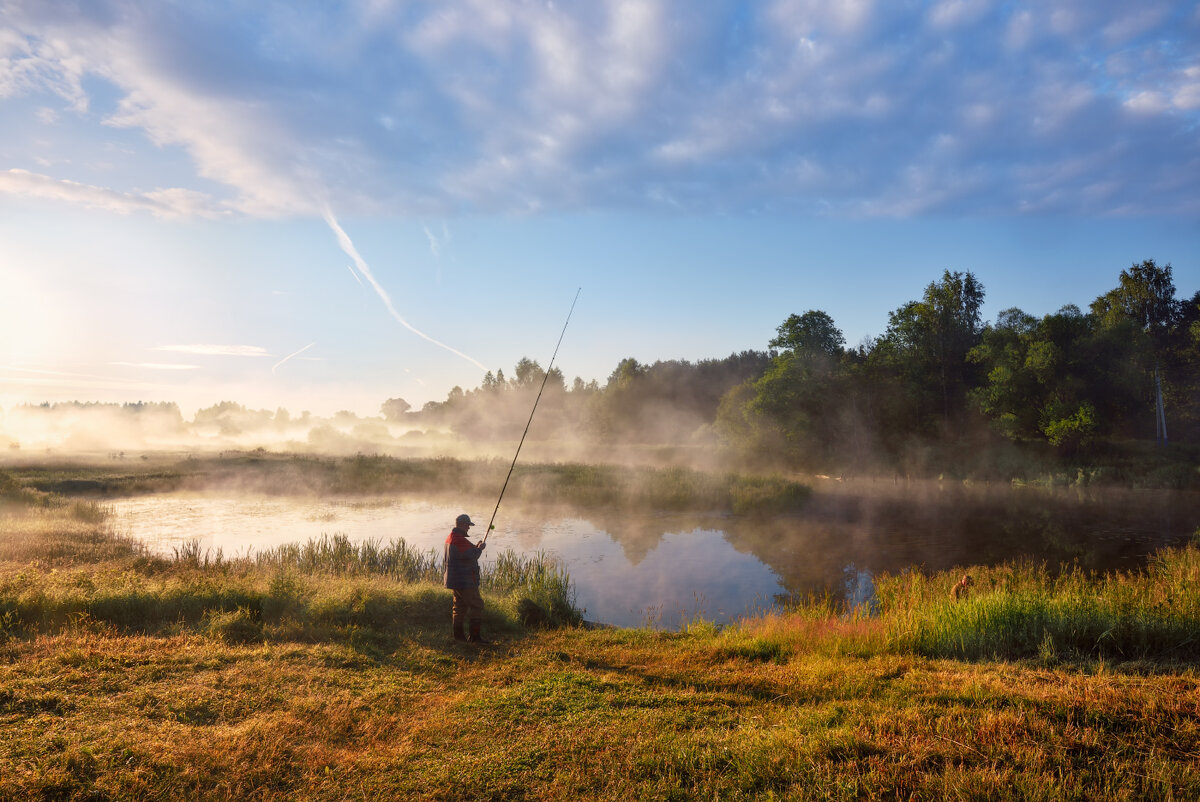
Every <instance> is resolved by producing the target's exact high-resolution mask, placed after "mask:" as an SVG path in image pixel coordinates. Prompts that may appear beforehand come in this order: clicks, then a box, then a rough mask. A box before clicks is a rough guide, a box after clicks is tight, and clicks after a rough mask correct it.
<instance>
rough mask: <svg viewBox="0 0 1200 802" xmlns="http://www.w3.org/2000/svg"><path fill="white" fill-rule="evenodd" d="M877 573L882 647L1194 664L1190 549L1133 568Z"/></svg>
mask: <svg viewBox="0 0 1200 802" xmlns="http://www.w3.org/2000/svg"><path fill="white" fill-rule="evenodd" d="M971 573H972V577H973V578H974V580H975V584H974V586H973V587H972V592H971V594H970V595H969V596H968V597H967V598H966V599H964V600H960V601H957V602H956V601H953V600H952V599H951V598H950V593H949V590H950V586H951V585H952V584H953V582H955V581H957V579H958V577H959V576H960V575H961V574H960V573H957V572H956V573H947V574H941V575H938V576H935V577H923V576H921V575H920V574H919V573H917V572H915V571H914V572H906V573H903V574H900V575H898V576H894V577H881V578H880V579H879V580H878V582H877V586H876V587H877V595H878V597H879V599H880V602H881V608H882V619H883V621H884V623H885V625H886V626H887V629H888V633H889V634H888V637H889V642H890V645H891V647H892V648H897V649H900V650H911V651H913V652H916V653H919V654H925V655H930V656H936V657H958V658H966V659H992V658H999V659H1007V658H1040V659H1043V660H1048V661H1055V660H1063V659H1066V660H1076V659H1115V660H1158V661H1168V662H1173V661H1180V662H1186V661H1194V660H1196V659H1198V658H1200V546H1197V545H1195V544H1192V545H1188V546H1186V547H1183V548H1175V549H1165V550H1163V551H1160V552H1158V553H1157V554H1156V555H1155V556H1154V557H1153V558H1152V560H1151V561H1150V563H1149V564H1148V566H1147V567H1146V568H1145V569H1142V570H1135V571H1128V572H1114V573H1109V574H1104V575H1094V574H1091V573H1088V572H1084V571H1082V570H1078V569H1076V570H1070V571H1066V572H1063V573H1059V574H1052V573H1051V572H1049V571H1048V570H1046V569H1045V567H1042V566H1036V565H1032V564H1017V565H1005V566H1000V567H997V568H980V569H973V570H972V571H971Z"/></svg>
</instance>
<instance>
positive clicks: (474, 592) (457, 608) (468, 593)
mask: <svg viewBox="0 0 1200 802" xmlns="http://www.w3.org/2000/svg"><path fill="white" fill-rule="evenodd" d="M453 593H454V606H453V607H451V613H452V614H453V616H454V620H455V621H482V620H483V597H482V596H480V595H479V588H463V589H462V590H456V591H453Z"/></svg>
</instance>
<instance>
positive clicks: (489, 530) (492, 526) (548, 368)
mask: <svg viewBox="0 0 1200 802" xmlns="http://www.w3.org/2000/svg"><path fill="white" fill-rule="evenodd" d="M582 291H583V287H580V288H579V289H577V290H575V300H574V301H571V309H570V311H569V312H567V320H566V323H563V327H562V331H561V332H560V333H559V335H558V345H555V346H554V354H553V355H552V356H551V357H550V364H549V365H547V366H546V375H545V376H543V377H542V386H541V387H540V388H539V389H538V394H537V398H535V399H533V409H531V410H529V420H528V421H526V423H525V432H524V433H523V434H522V435H521V440H520V442H518V443H517V453H516V454H513V461H512V465H509V466H508V476H506V477H504V486H503V487H501V488H500V498H498V499H496V509H494V510H492V519H491V520H490V521H488V528H487V531H486V532H484V533H483V540H482V541H481V542H482V543H487V539H488V535H490V534H491V533H492V530H493V529H495V528H496V527H495V523H496V513H498V512H500V502H501V501H503V500H504V491H505V490H507V489H508V480H509V479H511V478H512V475H513V468H515V467H517V457H519V456H521V446H523V445H525V435H527V434H529V426H530V424H532V423H533V415H534V413H535V412H537V407H538V402H539V401H541V400H542V391H543V390H545V389H546V382H547V380H549V378H550V371H551V370H552V369H553V368H554V360H555V359H557V358H558V348H559V346H560V345H562V341H563V335H565V334H566V333H567V324H568V323H570V322H571V315H572V314H573V313H574V312H575V304H576V303H577V302H578V301H579V293H580V292H582Z"/></svg>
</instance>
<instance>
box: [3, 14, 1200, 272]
mask: <svg viewBox="0 0 1200 802" xmlns="http://www.w3.org/2000/svg"><path fill="white" fill-rule="evenodd" d="M200 9H201V6H194V7H193V6H175V7H168V6H164V5H160V4H144V3H135V2H132V0H97V2H96V3H95V4H89V5H87V6H85V7H81V8H80V9H79V10H78V13H74V14H71V15H67V14H63V13H61V11H60V10H59V8H58V7H57V5H56V4H42V3H33V2H20V0H10V3H9V6H7V7H6V12H7V15H6V16H5V17H4V21H3V22H0V103H2V102H3V98H19V97H25V96H30V97H36V99H35V100H34V102H35V103H37V104H41V105H40V107H41V108H43V109H49V110H50V111H51V112H54V111H55V109H54V108H53V103H54V102H55V101H58V102H64V104H65V109H63V110H58V111H57V112H56V113H57V115H58V122H57V123H56V125H55V128H54V131H58V130H60V129H63V128H65V127H67V126H69V125H74V126H77V127H88V126H90V127H92V128H94V127H95V126H96V125H97V124H99V123H101V122H102V123H103V124H105V125H107V126H110V127H112V128H117V129H121V132H122V133H123V134H137V135H143V136H144V137H145V138H146V139H147V140H148V141H149V142H151V143H152V144H153V145H154V146H156V147H157V148H158V149H159V151H160V154H161V156H162V158H163V159H164V160H166V159H175V162H173V163H174V164H178V165H180V166H181V167H187V168H188V169H190V171H191V173H192V175H193V176H194V180H193V181H190V182H184V181H173V182H172V183H176V184H179V186H175V187H173V188H165V189H164V188H155V189H153V190H145V189H137V188H135V187H131V186H129V185H128V183H132V182H128V181H127V179H126V180H123V177H122V175H121V174H120V172H119V171H117V170H114V171H113V173H112V180H111V182H110V181H109V179H108V176H107V175H106V176H105V178H104V183H110V184H111V186H109V187H102V186H95V184H96V183H97V181H96V178H95V175H94V174H89V173H84V172H82V170H83V168H82V167H73V168H71V169H72V170H74V172H67V170H68V168H67V166H65V165H67V162H66V158H67V157H68V156H71V155H72V153H71V152H70V151H69V150H68V149H67V148H63V149H62V150H60V151H58V152H57V153H55V152H30V153H29V155H28V156H27V161H18V162H16V164H18V165H19V164H26V163H27V164H32V163H34V161H33V160H34V159H35V158H38V159H42V160H43V161H42V162H41V163H44V164H47V165H49V164H54V165H60V167H58V168H57V172H59V173H60V174H59V175H57V176H55V177H50V176H32V175H31V174H25V175H21V174H19V173H15V172H14V171H12V170H10V171H9V173H8V174H7V175H6V177H3V179H2V180H3V181H4V183H5V184H6V185H7V187H6V188H4V189H3V191H8V192H12V191H14V187H17V188H18V189H19V190H20V191H22V192H25V193H28V194H29V195H31V196H34V197H46V198H56V199H59V200H63V201H67V202H74V203H84V204H86V205H90V206H94V207H97V208H105V209H111V210H113V211H119V212H129V211H135V210H143V211H150V212H152V213H154V214H172V215H192V216H195V215H213V214H219V213H229V212H231V211H236V212H239V213H242V214H246V215H253V216H264V217H272V216H286V215H316V214H321V210H322V209H324V208H325V206H326V205H327V204H329V205H333V206H335V207H336V208H338V209H339V210H346V211H354V212H358V213H372V214H383V215H409V216H413V217H416V218H418V219H420V218H423V217H425V218H427V217H429V216H439V217H446V216H449V215H452V214H456V213H475V212H489V211H497V210H499V211H508V212H515V213H522V214H524V213H531V212H537V211H559V210H563V209H575V208H587V207H611V206H624V205H628V204H651V205H656V204H659V203H661V204H665V205H678V206H679V208H682V209H691V210H699V209H714V208H717V209H723V210H730V209H732V210H737V209H745V208H754V209H758V208H769V207H773V208H789V207H790V208H812V207H820V208H825V209H831V210H833V213H837V212H838V210H839V209H842V210H852V213H860V211H861V210H862V209H868V208H897V205H896V204H895V203H893V202H892V199H893V198H894V197H895V196H896V195H897V193H911V192H921V193H928V195H927V196H925V197H923V198H920V199H914V201H913V202H912V203H907V204H905V206H906V207H907V208H912V209H921V210H929V211H934V210H940V211H945V210H946V209H947V208H948V207H946V206H945V205H942V206H939V205H938V204H945V203H947V201H946V200H945V198H946V197H948V196H946V195H945V193H941V192H934V191H933V188H934V187H936V186H938V185H939V183H941V184H945V185H954V186H956V187H958V188H959V193H958V194H956V195H955V196H954V204H955V206H954V207H953V208H954V209H957V210H964V211H965V210H970V209H979V208H988V209H993V210H1005V209H1007V210H1008V211H1010V212H1014V211H1016V212H1019V210H1020V209H1021V208H1024V207H1023V206H1022V203H1021V202H1018V201H1017V200H1016V199H1015V195H1016V194H1019V190H1018V189H1017V184H1016V182H1017V179H1016V176H1018V175H1020V174H1022V173H1024V172H1025V171H1027V170H1030V169H1032V170H1035V171H1036V170H1041V169H1042V168H1043V167H1044V166H1045V165H1047V164H1050V165H1054V164H1056V163H1058V162H1060V161H1062V160H1069V159H1070V158H1071V155H1072V154H1074V153H1077V152H1078V151H1080V150H1084V151H1086V154H1085V155H1088V156H1098V155H1101V154H1103V153H1104V149H1105V148H1106V147H1107V144H1106V143H1105V142H1103V141H1102V138H1101V137H1099V136H1097V134H1096V132H1097V131H1099V130H1107V132H1108V136H1109V138H1110V139H1116V140H1120V141H1124V142H1129V143H1130V144H1131V147H1130V149H1129V150H1128V151H1127V153H1128V154H1130V155H1129V156H1128V158H1127V161H1126V162H1125V163H1124V164H1123V169H1122V170H1118V171H1116V172H1111V171H1106V172H1105V174H1104V175H1103V176H1093V177H1092V178H1093V181H1091V182H1089V183H1087V184H1086V186H1093V185H1097V184H1102V185H1104V186H1108V185H1110V184H1111V183H1114V182H1115V183H1116V184H1117V185H1123V186H1124V187H1125V190H1126V191H1125V192H1124V193H1121V192H1118V193H1116V196H1122V197H1123V200H1122V203H1123V204H1129V203H1132V205H1133V206H1135V207H1136V206H1138V205H1139V202H1140V204H1141V206H1142V207H1143V208H1144V209H1147V210H1153V209H1177V208H1179V206H1180V203H1179V202H1180V200H1181V198H1180V196H1179V194H1180V192H1182V190H1180V189H1178V188H1172V187H1169V186H1157V187H1155V186H1151V185H1149V184H1147V183H1146V181H1145V176H1147V175H1159V174H1163V172H1164V171H1163V170H1162V168H1163V167H1164V166H1166V165H1171V164H1174V165H1180V164H1183V165H1195V164H1197V163H1200V145H1197V144H1196V142H1195V137H1192V136H1191V135H1190V132H1191V131H1193V130H1194V128H1195V125H1196V123H1197V122H1198V120H1197V112H1198V111H1200V89H1198V88H1197V87H1198V85H1200V81H1198V80H1197V78H1196V76H1194V75H1191V76H1190V77H1189V73H1188V70H1191V69H1194V68H1195V67H1196V63H1195V56H1194V53H1195V52H1197V49H1198V44H1197V42H1196V27H1195V21H1194V20H1186V19H1181V17H1182V16H1183V14H1184V13H1185V12H1183V11H1181V10H1180V9H1179V7H1178V6H1177V5H1175V4H1171V3H1165V2H1147V3H1144V4H1140V5H1137V6H1130V5H1128V4H1122V3H1117V2H1115V0H1111V1H1110V0H1063V2H1060V3H1055V4H1053V5H1052V6H1046V5H1045V4H1041V3H1034V2H1031V1H1026V2H1021V1H1020V0H1018V2H1014V3H997V2H994V1H993V0H940V1H939V2H936V3H933V4H893V3H876V2H873V1H872V0H841V1H840V2H830V1H829V0H774V2H770V3H767V4H742V3H737V2H714V3H706V4H703V5H700V6H697V5H696V4H693V3H690V2H681V1H678V0H672V1H664V2H650V0H597V2H595V3H588V4H567V5H564V4H553V3H495V2H491V0H413V2H406V3H396V2H389V1H388V0H371V2H364V3H361V4H358V5H356V6H354V7H352V8H351V9H349V10H346V9H344V8H338V7H332V6H331V7H322V6H319V5H318V6H308V7H305V10H304V11H296V10H295V8H294V7H293V6H291V5H290V4H286V3H282V2H269V1H268V0H264V2H262V3H256V4H252V5H250V6H237V8H236V9H234V8H232V7H229V8H227V7H225V6H223V5H221V4H219V3H218V4H215V5H204V6H203V10H200ZM97 86H101V87H103V90H102V91H101V90H98V89H96V87H97ZM47 95H48V96H49V99H47ZM1130 112H1136V113H1130ZM41 116H42V117H43V118H44V120H46V121H48V120H50V119H51V115H50V114H49V113H42V114H41ZM1147 119H1150V120H1151V121H1152V122H1153V123H1154V124H1152V125H1146V124H1145V123H1146V121H1147ZM941 133H946V134H948V135H949V136H952V137H953V138H954V141H955V142H956V147H955V149H954V154H953V155H952V156H947V155H945V154H944V153H943V154H941V155H938V156H936V158H935V156H934V155H933V154H931V153H930V152H929V151H928V150H927V149H926V148H925V145H924V143H926V142H928V141H930V140H931V139H933V138H934V137H936V136H938V135H939V134H941ZM1022 138H1023V139H1022ZM16 141H17V139H16V138H14V142H16ZM13 147H19V145H14V146H13ZM92 163H94V162H92ZM1092 163H1096V164H1100V163H1101V160H1100V159H1095V160H1092ZM71 164H73V165H74V164H80V165H82V164H84V160H83V159H82V158H80V159H79V160H78V161H77V162H76V161H73V162H72V163H71ZM797 164H803V165H806V166H805V168H804V169H803V171H802V172H803V174H804V175H805V176H806V179H805V180H804V181H803V182H801V184H802V185H803V190H801V189H800V188H799V187H800V184H797V183H796V182H793V181H790V180H787V176H789V175H792V174H794V169H795V168H794V166H795V165H797ZM1191 169H1195V168H1191ZM1051 172H1052V173H1053V174H1059V173H1058V172H1057V171H1053V170H1052V171H1051ZM773 175H775V176H782V177H783V178H782V180H775V179H774V178H773V177H772V176H773ZM914 175H921V176H928V180H922V181H913V180H912V176H914ZM981 175H986V176H990V178H989V179H987V180H980V179H979V176H981ZM764 176H766V177H764ZM962 176H971V180H969V181H963V180H962ZM939 179H940V181H939ZM1084 186H1085V184H1084V183H1074V182H1072V183H1069V184H1066V185H1063V186H1060V187H1057V188H1056V190H1055V197H1058V198H1061V199H1062V207H1063V208H1065V209H1071V208H1073V209H1074V210H1075V211H1076V212H1078V213H1083V214H1088V213H1094V212H1097V211H1104V210H1105V208H1109V207H1105V206H1104V204H1105V203H1106V201H1104V200H1103V197H1102V196H1103V195H1104V193H1097V192H1095V191H1092V190H1086V191H1085V189H1084ZM1134 190H1136V191H1138V192H1143V193H1144V195H1143V196H1140V197H1131V196H1130V194H1129V193H1130V192H1133V191H1134ZM215 198H220V200H219V201H218V200H215ZM655 199H658V200H655ZM1072 199H1073V200H1072ZM914 213H918V212H914ZM921 213H923V212H921ZM427 236H429V237H430V247H431V249H434V250H435V251H436V250H437V249H438V248H439V246H438V244H437V242H436V237H433V236H430V235H429V232H427Z"/></svg>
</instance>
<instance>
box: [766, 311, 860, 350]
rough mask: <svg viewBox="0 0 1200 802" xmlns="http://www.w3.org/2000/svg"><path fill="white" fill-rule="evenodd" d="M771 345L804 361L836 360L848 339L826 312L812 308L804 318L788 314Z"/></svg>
mask: <svg viewBox="0 0 1200 802" xmlns="http://www.w3.org/2000/svg"><path fill="white" fill-rule="evenodd" d="M776 331H777V332H778V333H777V335H776V336H775V338H774V339H772V340H771V342H770V343H769V345H770V346H771V348H777V349H779V350H781V351H784V352H785V353H789V354H792V355H794V356H796V357H797V358H799V359H802V360H805V361H814V360H826V361H836V360H837V358H838V357H840V356H841V355H842V350H843V346H844V345H845V344H846V338H845V337H844V336H843V335H842V332H841V329H839V328H838V327H837V326H835V325H834V324H833V318H831V317H830V316H829V315H828V314H826V313H825V312H822V311H820V310H817V309H810V310H808V311H807V312H805V313H804V314H803V315H788V318H787V320H785V321H783V323H781V324H780V325H779V328H778V329H776Z"/></svg>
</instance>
